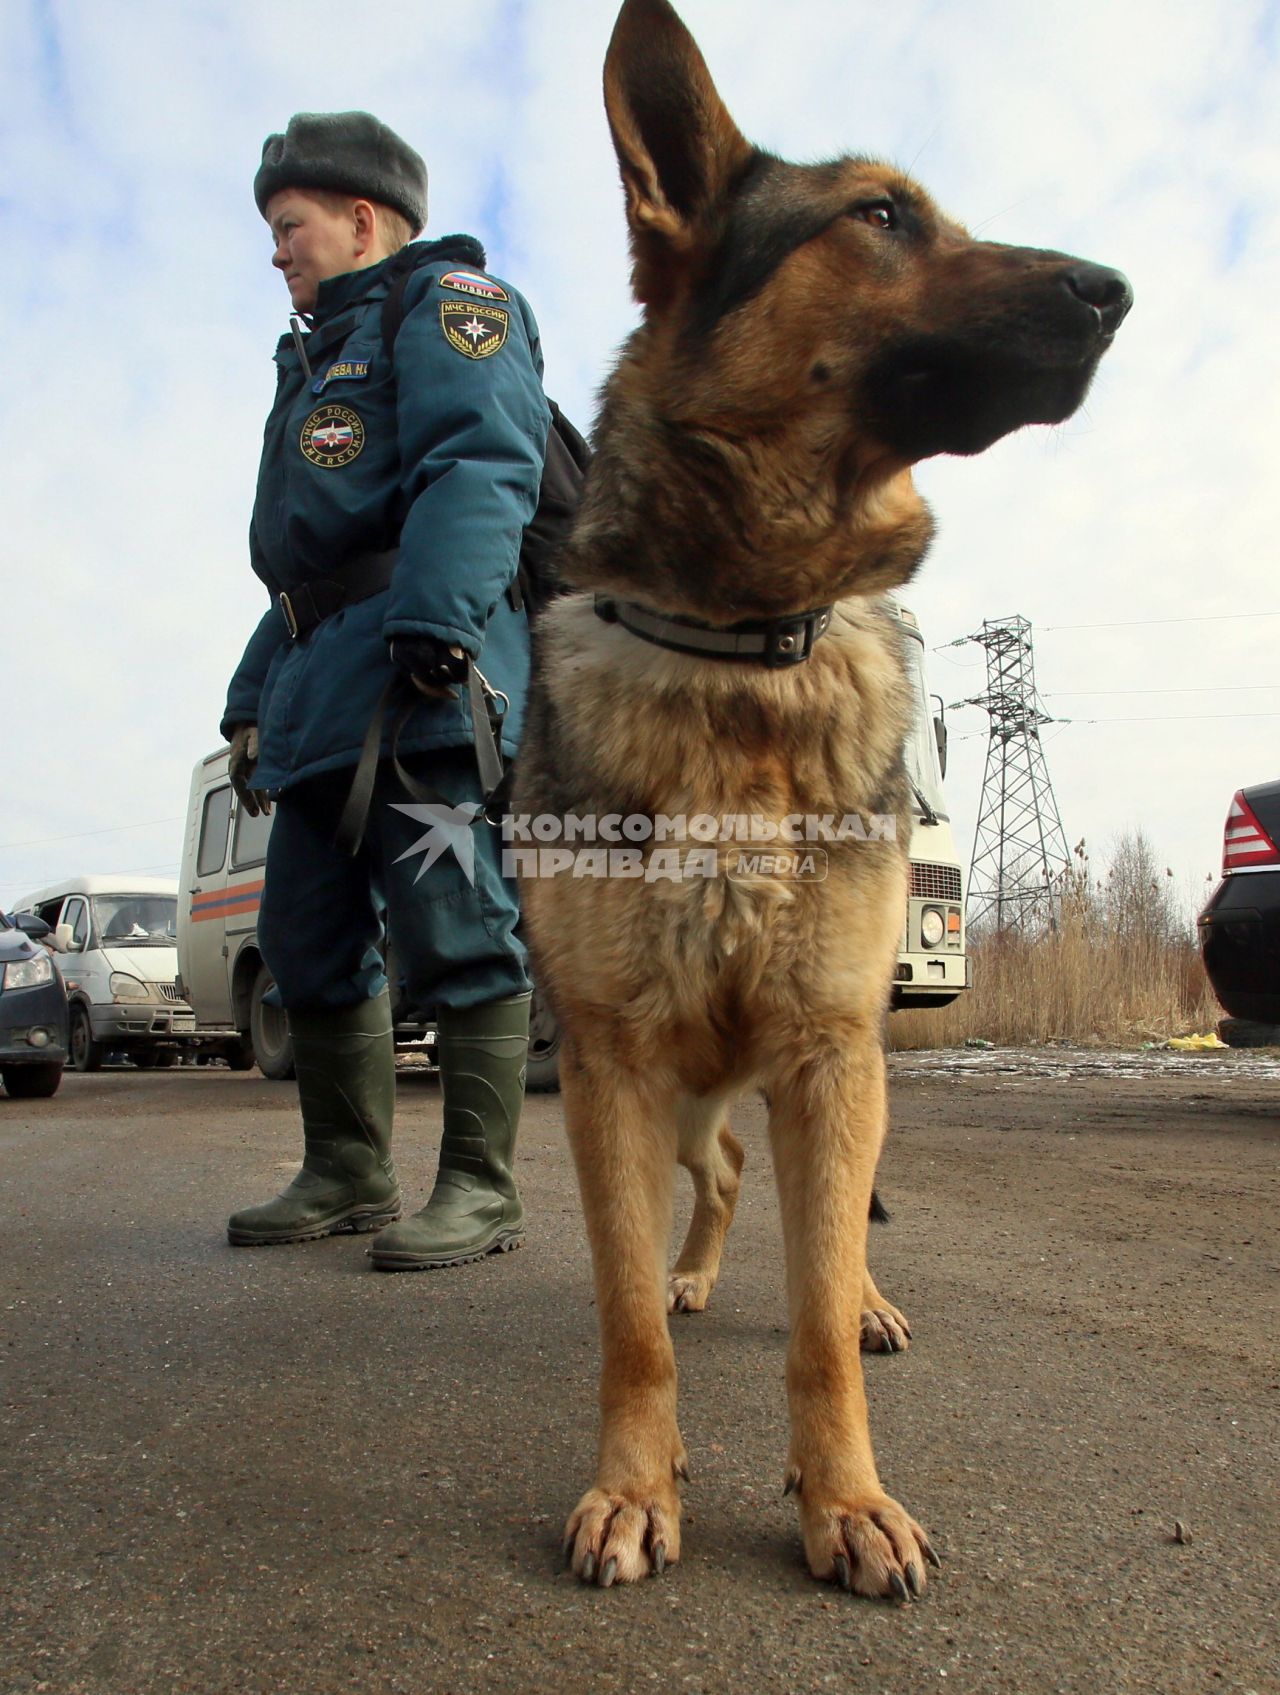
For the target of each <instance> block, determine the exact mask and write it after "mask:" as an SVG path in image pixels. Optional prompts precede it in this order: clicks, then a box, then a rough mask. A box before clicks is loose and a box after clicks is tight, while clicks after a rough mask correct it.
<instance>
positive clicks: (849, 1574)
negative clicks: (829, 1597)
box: [835, 1554, 853, 1595]
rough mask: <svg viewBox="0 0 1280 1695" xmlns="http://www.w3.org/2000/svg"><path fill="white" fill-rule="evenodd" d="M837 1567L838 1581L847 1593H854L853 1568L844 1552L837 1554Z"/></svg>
mask: <svg viewBox="0 0 1280 1695" xmlns="http://www.w3.org/2000/svg"><path fill="white" fill-rule="evenodd" d="M835 1568H836V1582H837V1583H838V1584H839V1585H840V1587H841V1588H842V1589H843V1590H844V1592H845V1594H846V1595H850V1594H852V1593H853V1568H852V1567H851V1566H850V1564H849V1562H848V1560H847V1559H846V1558H845V1557H844V1555H843V1554H837V1555H836V1558H835Z"/></svg>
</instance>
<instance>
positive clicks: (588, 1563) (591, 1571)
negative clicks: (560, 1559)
mask: <svg viewBox="0 0 1280 1695" xmlns="http://www.w3.org/2000/svg"><path fill="white" fill-rule="evenodd" d="M595 1580H596V1557H595V1555H594V1554H588V1555H587V1557H586V1559H585V1560H583V1562H582V1581H583V1582H584V1583H594V1582H595Z"/></svg>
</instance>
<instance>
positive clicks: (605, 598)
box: [595, 594, 832, 671]
mask: <svg viewBox="0 0 1280 1695" xmlns="http://www.w3.org/2000/svg"><path fill="white" fill-rule="evenodd" d="M831 612H832V608H831V607H830V606H815V607H814V608H813V609H812V611H809V612H795V613H792V614H790V615H788V616H784V617H781V618H744V619H743V620H742V621H741V622H739V623H737V624H704V623H703V622H702V620H701V619H698V618H682V617H677V616H676V615H675V614H673V613H665V612H652V611H650V609H649V608H648V607H647V606H637V605H636V603H635V602H634V601H630V600H614V599H613V597H612V596H611V595H603V594H598V595H597V596H596V598H595V614H596V617H597V618H603V619H604V621H605V623H606V624H621V625H622V627H623V629H624V630H630V631H631V634H632V635H633V636H639V637H640V638H641V639H642V640H643V641H647V642H652V643H653V644H654V646H655V647H665V648H670V650H671V651H672V653H690V654H696V655H697V656H698V658H699V659H725V660H736V661H738V662H739V663H742V662H744V661H745V662H747V663H749V664H750V663H754V664H756V665H764V666H767V667H768V669H769V670H771V671H777V670H782V669H784V668H785V667H787V666H789V665H801V664H803V663H804V661H805V660H806V659H807V658H808V657H809V655H810V654H811V653H812V652H813V644H814V643H815V642H816V641H818V640H819V639H820V638H821V637H822V636H824V635H826V633H827V631H828V629H829V628H830V627H831Z"/></svg>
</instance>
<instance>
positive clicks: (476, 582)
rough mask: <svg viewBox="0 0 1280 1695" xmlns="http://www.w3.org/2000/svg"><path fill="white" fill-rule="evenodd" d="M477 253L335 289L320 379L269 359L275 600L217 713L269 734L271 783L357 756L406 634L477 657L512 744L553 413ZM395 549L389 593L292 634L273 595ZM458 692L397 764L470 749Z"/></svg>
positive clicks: (511, 748) (431, 256) (536, 363)
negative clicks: (392, 334)
mask: <svg viewBox="0 0 1280 1695" xmlns="http://www.w3.org/2000/svg"><path fill="white" fill-rule="evenodd" d="M484 262H485V260H484V250H483V248H482V247H481V246H480V245H479V243H478V242H476V241H474V240H472V238H471V237H469V236H451V237H448V238H447V239H446V240H444V241H438V242H422V243H415V244H413V245H412V246H411V247H410V248H408V249H405V250H404V251H403V252H402V253H401V254H397V255H396V256H395V257H394V258H392V259H386V260H383V261H382V262H381V263H380V264H377V265H373V266H370V267H369V268H368V269H366V270H362V271H351V272H348V273H347V274H346V275H344V276H340V277H332V278H329V279H327V280H326V281H324V282H322V283H321V284H320V287H319V290H318V298H317V302H316V310H315V314H314V318H313V328H312V332H311V334H310V335H309V336H307V337H306V338H305V346H306V349H307V356H308V359H309V361H310V364H311V378H310V380H308V379H307V378H306V377H305V375H304V372H303V369H302V364H301V361H300V359H299V357H298V353H297V351H296V349H295V346H294V343H293V338H292V336H283V337H281V340H280V344H279V346H278V347H277V348H276V355H275V359H276V372H277V386H276V399H275V404H274V405H273V407H272V409H271V413H270V416H269V417H268V419H267V427H266V433H265V437H264V441H263V449H262V465H261V469H260V470H259V473H258V490H257V496H256V499H255V502H254V510H253V522H252V525H251V526H250V532H249V546H250V555H251V560H252V564H253V569H254V571H255V572H256V573H257V575H258V576H259V577H260V578H261V579H262V582H263V583H264V584H265V586H266V588H267V591H268V593H269V594H270V596H271V605H270V606H269V607H268V609H267V611H266V613H265V614H264V615H263V618H262V622H261V623H260V624H259V625H258V628H257V629H256V630H255V631H254V633H253V635H252V636H251V637H250V639H249V643H248V646H247V647H246V648H245V651H244V656H243V658H242V659H241V661H240V665H239V667H238V669H237V671H236V673H235V676H234V677H233V678H232V680H231V686H230V689H229V691H228V695H227V705H226V711H225V712H224V714H223V719H222V733H223V735H224V736H225V737H228V738H229V736H230V732H231V729H232V727H233V726H234V725H236V724H242V723H249V724H253V723H256V724H257V725H258V731H259V758H258V769H257V773H256V776H255V779H254V781H255V783H256V785H257V786H259V787H261V788H265V789H270V790H273V791H278V790H280V789H284V788H288V787H289V786H290V785H291V784H293V783H297V782H300V781H301V780H302V779H304V778H306V777H312V776H315V775H317V774H319V773H320V772H323V771H330V770H335V769H339V768H341V767H343V766H346V765H354V764H355V762H356V760H357V759H358V757H359V753H360V745H361V742H362V741H363V738H364V734H365V731H366V730H367V728H368V726H369V722H370V720H371V718H372V717H373V714H374V711H375V709H376V706H377V702H378V698H379V696H380V695H381V693H382V691H383V688H384V687H385V685H386V683H387V681H388V680H389V678H390V677H391V675H392V666H391V662H390V658H389V655H388V642H389V641H390V639H391V638H392V637H394V636H396V635H401V634H403V635H428V636H436V637H438V638H439V639H441V640H442V641H445V642H449V643H451V644H456V645H458V646H460V647H462V648H463V649H465V651H466V652H467V653H469V654H470V655H471V656H472V657H473V658H474V659H475V660H476V662H477V663H478V665H479V667H480V669H481V671H482V672H483V673H484V675H485V677H486V678H487V679H488V680H489V682H491V683H492V684H493V686H494V687H495V688H496V689H499V690H501V691H502V693H503V694H505V695H506V696H507V697H508V699H509V701H510V703H511V704H510V707H509V709H508V712H507V716H506V719H505V721H504V726H503V733H502V745H503V749H504V751H505V752H506V753H507V754H513V753H514V752H515V750H516V746H517V743H518V740H519V735H520V727H521V722H522V718H523V710H524V703H525V695H526V692H527V687H528V676H529V634H528V626H527V622H526V619H525V615H524V612H523V611H522V610H517V609H514V608H513V607H512V606H511V604H510V601H509V598H508V595H507V592H506V591H507V589H508V588H509V586H510V584H511V582H512V580H513V579H514V577H515V574H516V565H517V562H518V558H519V553H520V540H521V535H522V533H523V530H524V527H525V525H526V524H527V523H528V522H529V520H530V518H532V516H533V513H534V509H535V507H536V505H537V499H538V486H539V483H540V480H541V476H542V462H543V456H544V453H545V449H546V440H547V429H548V425H549V423H550V412H549V410H548V407H547V402H546V398H545V396H544V395H543V392H542V355H541V349H540V345H539V340H538V327H537V324H536V323H535V322H534V317H533V313H532V312H531V310H530V309H529V306H528V304H527V302H526V301H524V300H523V299H522V298H521V297H520V295H519V294H517V293H516V291H515V290H514V289H513V288H511V287H510V286H509V285H508V284H506V283H504V282H501V281H499V280H497V279H495V278H491V277H489V276H487V275H486V273H485V272H484V271H483V269H482V268H481V267H483V265H484ZM400 266H407V267H410V268H411V273H412V274H411V275H410V277H409V281H408V285H407V287H406V290H405V294H404V300H403V307H404V317H403V320H402V322H401V325H400V329H399V333H398V334H397V336H396V338H395V343H394V354H393V357H394V370H393V369H392V363H391V362H390V361H389V360H388V358H387V355H386V353H385V351H384V348H383V343H382V312H381V307H382V302H383V300H384V299H385V298H386V295H387V292H388V289H389V287H390V286H391V283H392V281H393V280H394V278H395V277H396V276H397V275H398V274H399V269H398V268H399V267H400ZM397 541H398V542H399V546H400V549H401V552H400V557H399V560H398V562H397V564H396V567H395V573H394V576H393V577H392V581H391V586H390V587H389V588H388V589H384V590H383V591H381V592H380V593H378V594H375V595H373V596H372V597H370V598H369V599H368V600H364V601H360V602H357V603H356V604H354V605H352V606H348V607H345V608H344V609H343V610H342V611H340V612H337V613H335V614H334V615H333V616H332V617H330V618H326V619H325V620H324V622H323V623H321V624H319V625H318V626H317V627H316V628H315V629H314V630H313V631H312V632H311V633H310V634H309V635H307V636H305V637H303V638H302V639H301V640H299V641H291V640H290V638H289V633H288V630H287V628H286V624H285V618H284V613H283V611H282V610H281V608H280V606H279V604H278V602H277V596H278V595H279V593H280V592H281V590H285V591H287V590H289V589H290V588H293V587H296V586H297V585H299V584H301V583H304V582H306V581H308V580H309V579H311V578H315V577H324V576H327V575H330V574H333V573H335V572H336V571H338V570H339V569H340V567H341V566H342V564H343V562H344V561H348V560H350V559H351V558H352V557H353V556H355V555H357V554H360V553H364V552H370V551H372V552H379V551H382V550H384V549H387V548H391V547H394V546H395V545H396V544H397ZM458 695H459V698H458V699H457V700H453V701H431V700H426V699H424V700H423V702H422V704H421V705H420V706H419V707H417V708H416V709H415V710H414V712H413V714H412V716H411V717H410V719H409V721H408V723H407V724H406V725H405V727H404V729H403V731H402V732H401V735H400V742H399V748H400V751H401V753H409V752H415V751H421V750H424V749H431V748H449V747H459V746H469V745H471V743H472V739H473V738H472V733H471V715H470V707H469V704H468V701H467V697H466V691H465V690H459V691H458ZM389 734H390V731H389V729H388V731H387V736H389ZM387 752H389V745H388V742H387V739H386V737H384V743H383V753H384V755H385V754H386V753H387Z"/></svg>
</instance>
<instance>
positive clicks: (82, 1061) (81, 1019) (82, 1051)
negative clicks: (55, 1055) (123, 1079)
mask: <svg viewBox="0 0 1280 1695" xmlns="http://www.w3.org/2000/svg"><path fill="white" fill-rule="evenodd" d="M102 1059H103V1048H102V1043H101V1042H95V1041H94V1039H93V1025H92V1024H91V1023H90V1022H89V1009H88V1007H87V1006H84V1005H82V1004H81V1003H80V1002H77V1003H76V1005H75V1006H73V1007H72V1008H71V1063H72V1065H74V1066H75V1068H76V1070H77V1071H101V1070H102Z"/></svg>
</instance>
